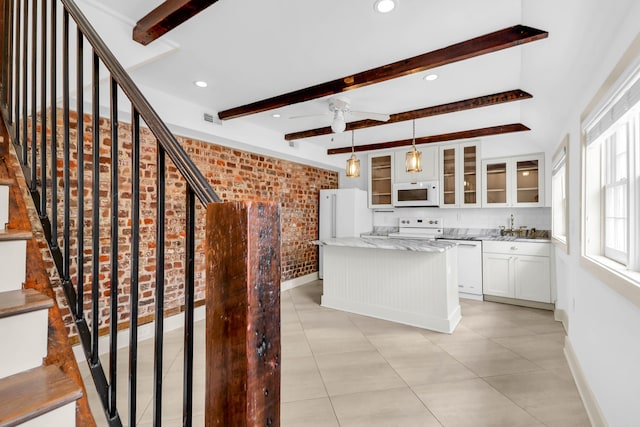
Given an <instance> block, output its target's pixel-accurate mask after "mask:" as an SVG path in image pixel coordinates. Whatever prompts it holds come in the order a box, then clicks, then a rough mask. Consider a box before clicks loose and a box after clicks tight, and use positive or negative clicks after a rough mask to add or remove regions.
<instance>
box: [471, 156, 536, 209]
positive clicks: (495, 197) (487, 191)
mask: <svg viewBox="0 0 640 427" xmlns="http://www.w3.org/2000/svg"><path fill="white" fill-rule="evenodd" d="M482 172H483V175H484V182H483V191H482V203H483V206H486V207H491V206H493V207H500V206H506V207H536V206H544V185H543V179H544V154H530V155H526V156H518V157H505V158H500V159H486V160H483V161H482Z"/></svg>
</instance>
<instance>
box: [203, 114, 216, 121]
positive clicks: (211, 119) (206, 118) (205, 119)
mask: <svg viewBox="0 0 640 427" xmlns="http://www.w3.org/2000/svg"><path fill="white" fill-rule="evenodd" d="M204 121H205V122H209V123H214V119H213V114H209V113H204Z"/></svg>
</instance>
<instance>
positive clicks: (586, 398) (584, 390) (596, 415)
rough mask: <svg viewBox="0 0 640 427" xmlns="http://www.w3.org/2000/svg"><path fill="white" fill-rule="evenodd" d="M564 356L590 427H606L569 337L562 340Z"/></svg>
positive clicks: (605, 421)
mask: <svg viewBox="0 0 640 427" xmlns="http://www.w3.org/2000/svg"><path fill="white" fill-rule="evenodd" d="M564 356H565V357H566V358H567V363H568V364H569V369H570V370H571V373H572V374H573V379H574V380H575V382H576V386H577V387H578V393H580V397H581V398H582V403H584V408H585V410H586V411H587V416H588V417H589V421H591V426H592V427H608V425H609V424H607V420H606V419H605V417H604V415H603V414H602V410H601V409H600V405H598V401H597V400H596V397H595V395H594V394H593V391H591V387H590V386H589V383H588V382H587V378H586V377H585V375H584V371H583V370H582V367H581V366H580V362H578V358H577V357H576V353H575V351H574V350H573V346H572V345H571V341H570V340H569V337H566V338H565V340H564Z"/></svg>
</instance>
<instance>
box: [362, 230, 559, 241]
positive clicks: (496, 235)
mask: <svg viewBox="0 0 640 427" xmlns="http://www.w3.org/2000/svg"><path fill="white" fill-rule="evenodd" d="M397 232H398V228H397V227H374V229H373V231H370V232H369V233H363V234H361V235H360V237H362V238H377V239H381V238H382V239H384V238H386V237H387V235H388V234H389V233H397ZM439 239H449V240H495V241H508V242H514V241H515V242H539V243H545V242H551V239H549V231H548V230H537V231H536V232H535V237H517V236H501V235H500V230H499V229H493V228H445V229H444V233H443V234H442V236H441V237H439Z"/></svg>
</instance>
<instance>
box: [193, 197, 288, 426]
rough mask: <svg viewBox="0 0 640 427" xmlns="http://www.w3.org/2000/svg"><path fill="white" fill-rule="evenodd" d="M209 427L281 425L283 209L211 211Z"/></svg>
mask: <svg viewBox="0 0 640 427" xmlns="http://www.w3.org/2000/svg"><path fill="white" fill-rule="evenodd" d="M206 238H207V248H206V252H207V329H206V346H207V350H206V363H207V366H206V403H205V409H206V415H205V421H206V425H207V426H224V427H234V426H243V427H244V426H279V425H280V209H279V206H278V205H277V204H271V203H258V202H228V203H214V204H211V205H209V206H208V207H207V233H206Z"/></svg>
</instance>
